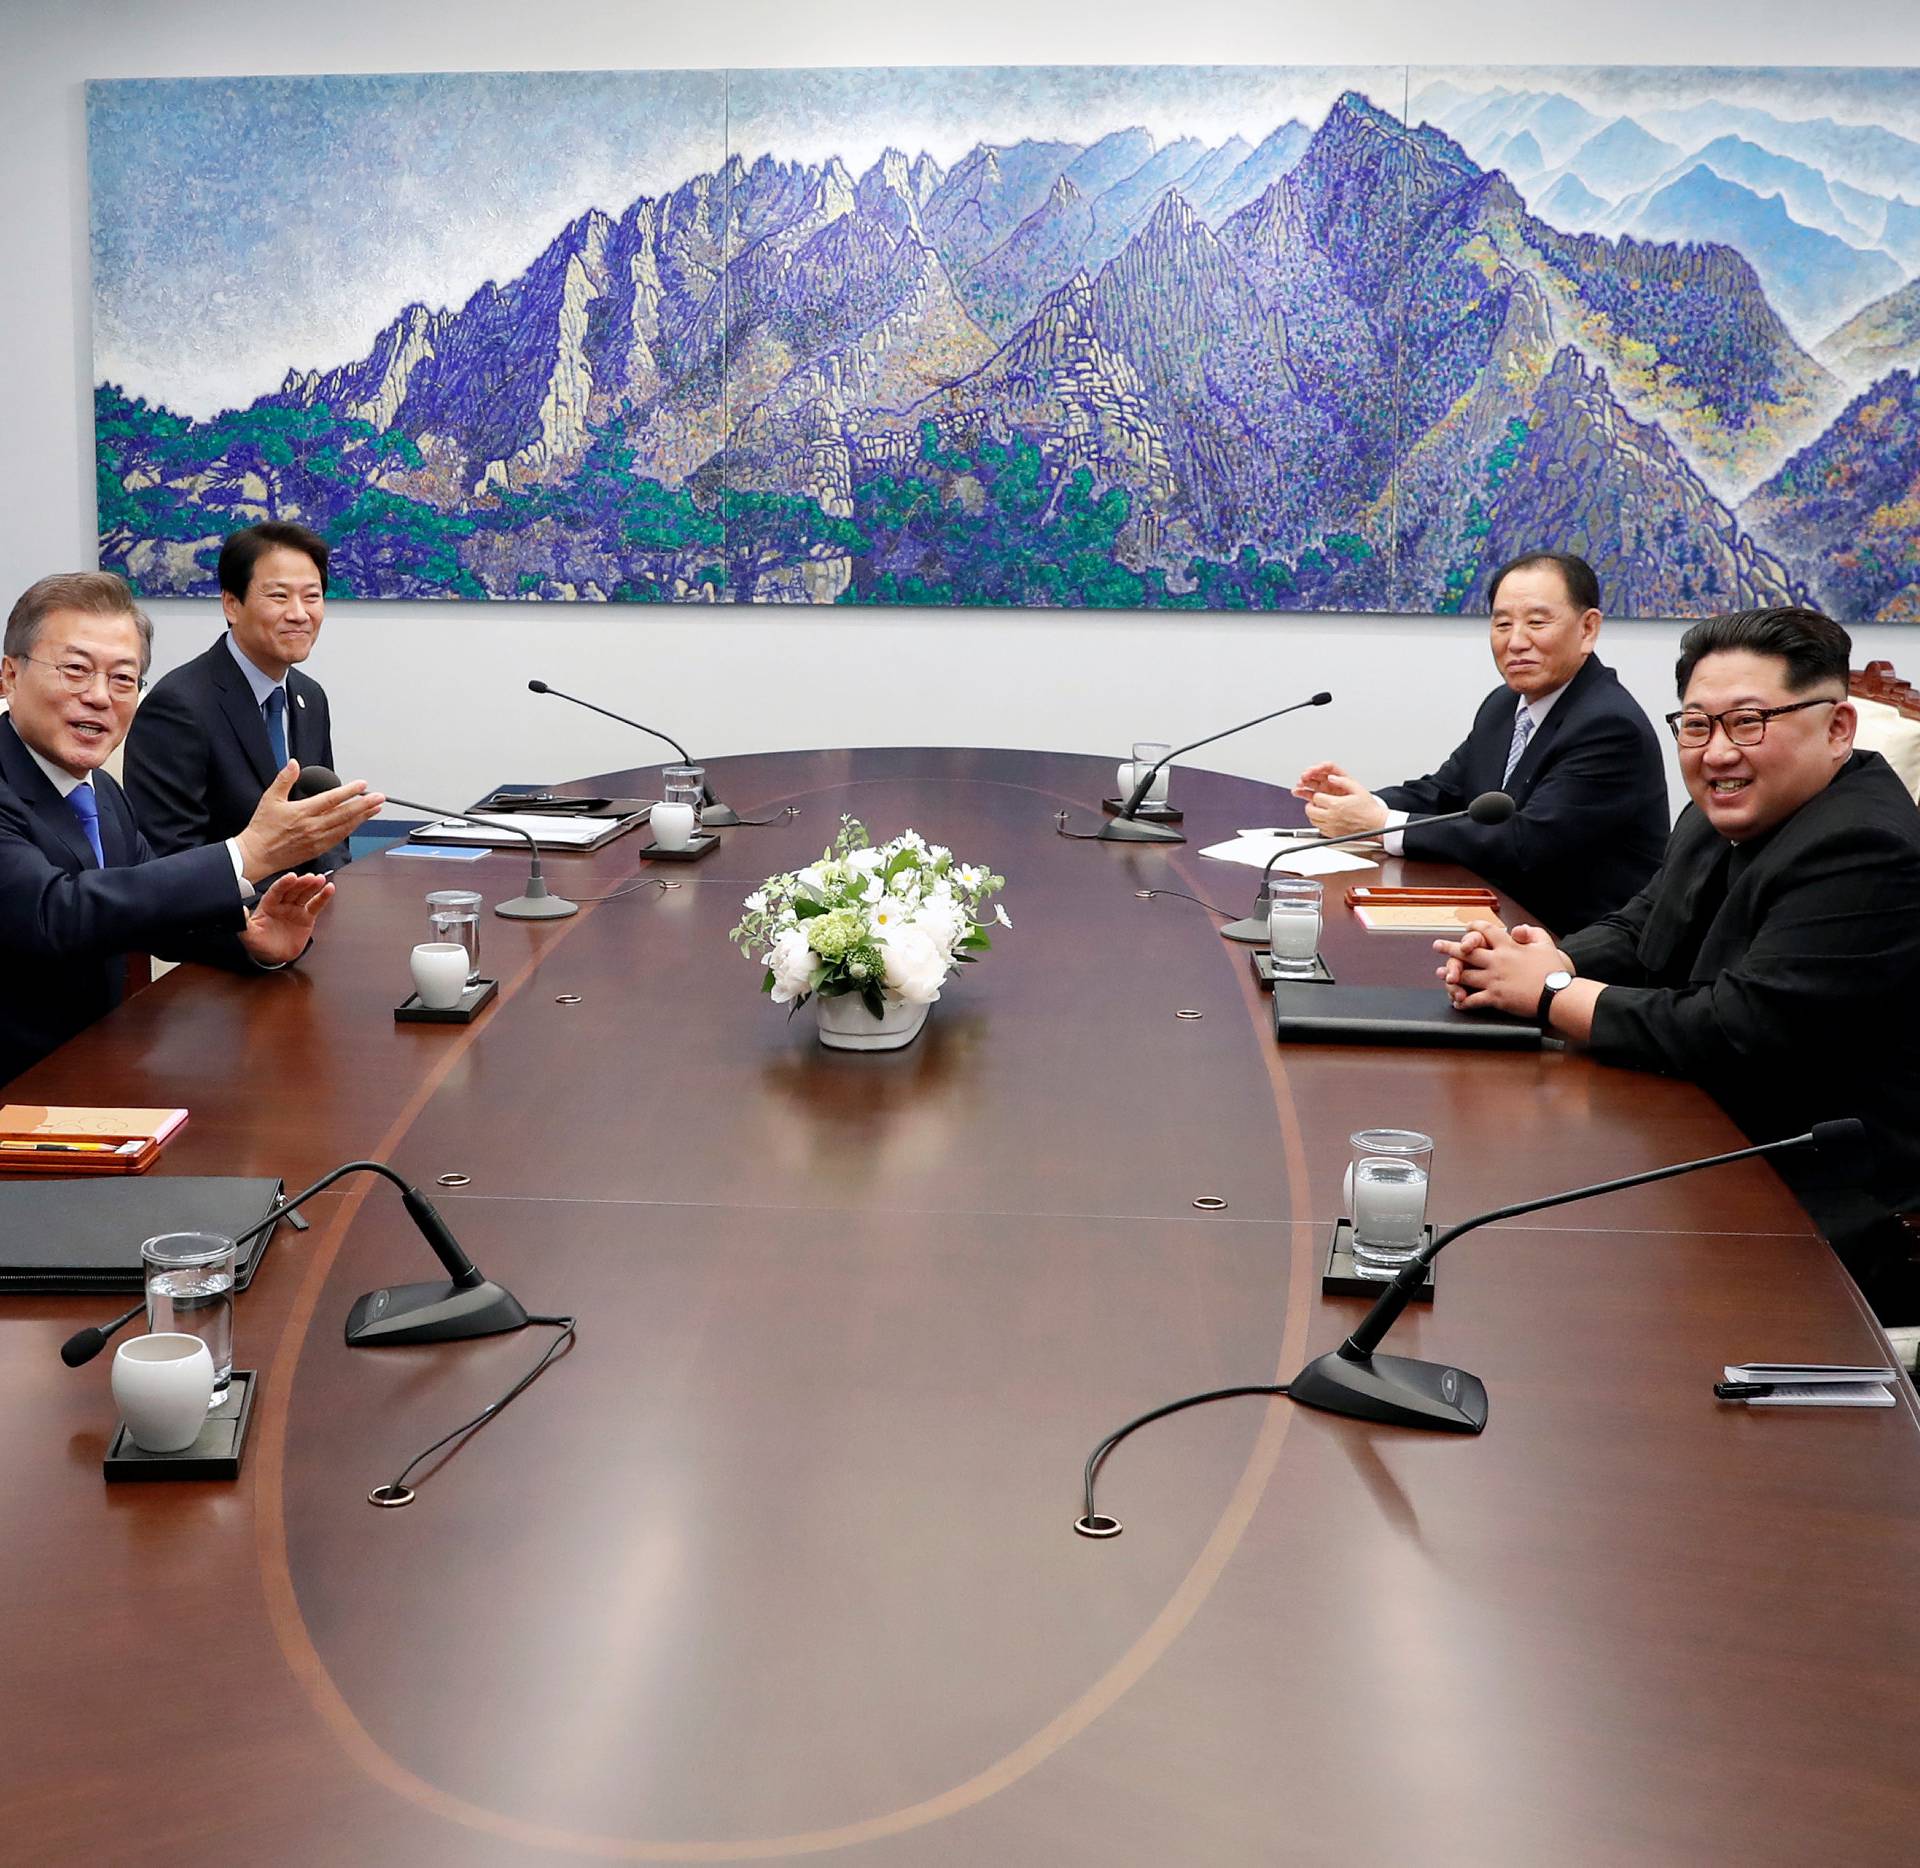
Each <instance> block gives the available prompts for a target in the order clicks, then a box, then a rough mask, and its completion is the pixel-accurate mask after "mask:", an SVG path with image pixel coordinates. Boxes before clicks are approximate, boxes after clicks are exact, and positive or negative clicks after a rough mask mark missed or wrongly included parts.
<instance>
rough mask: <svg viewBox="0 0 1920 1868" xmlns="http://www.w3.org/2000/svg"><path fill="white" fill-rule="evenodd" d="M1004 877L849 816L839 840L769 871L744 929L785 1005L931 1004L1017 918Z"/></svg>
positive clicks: (737, 935)
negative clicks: (872, 832) (883, 838)
mask: <svg viewBox="0 0 1920 1868" xmlns="http://www.w3.org/2000/svg"><path fill="white" fill-rule="evenodd" d="M1005 887H1006V878H1005V877H1004V876H996V875H990V874H989V873H988V872H987V871H986V870H985V869H983V868H980V867H979V866H978V865H977V864H973V863H960V862H955V861H954V857H953V852H952V851H951V850H948V849H943V848H942V847H941V846H940V845H939V844H937V843H933V844H930V843H928V842H927V841H926V839H925V838H924V837H922V836H921V835H920V834H919V832H918V831H913V830H903V831H902V832H901V833H900V834H899V836H897V837H895V838H894V839H893V840H892V841H891V842H889V843H883V844H881V845H879V846H878V847H877V848H876V847H875V846H874V843H873V839H872V838H871V837H870V836H869V835H868V834H867V827H866V825H864V824H863V823H861V822H860V820H859V819H858V818H857V817H843V818H841V820H840V832H839V834H838V835H837V836H836V837H835V838H834V840H833V847H832V848H831V849H829V850H826V851H824V852H822V854H821V857H820V860H819V861H818V862H817V863H811V864H809V865H808V866H807V867H806V868H805V869H800V870H796V871H795V872H794V873H793V874H791V875H783V876H769V877H768V878H767V880H766V881H765V882H764V883H762V884H761V885H760V887H759V888H757V889H755V890H754V892H753V893H752V894H751V895H749V896H748V897H747V899H746V903H745V907H746V913H745V914H744V915H742V916H741V918H740V925H739V926H738V927H736V928H735V929H734V930H733V934H732V936H731V938H732V939H734V940H736V941H738V942H739V943H740V948H741V951H742V952H743V953H746V954H747V955H748V956H749V957H751V956H753V955H754V954H756V953H757V954H758V956H759V958H760V960H761V963H762V964H763V965H764V966H765V968H766V978H765V979H764V980H762V981H761V990H762V991H763V992H766V993H769V994H771V995H772V998H773V1002H774V1004H776V1005H791V1006H793V1007H794V1008H796V1009H797V1008H798V1007H800V1006H802V1005H804V1004H805V1003H806V1002H807V1000H808V998H809V997H811V996H812V995H813V994H816V993H817V994H819V995H820V997H821V998H823V999H830V998H835V997H838V996H839V995H841V994H843V993H857V994H859V996H860V1000H861V1003H862V1004H863V1005H865V1007H866V1008H867V1010H868V1011H869V1012H871V1013H872V1014H873V1016H874V1017H875V1018H883V1017H885V1016H886V1008H887V1005H888V1003H889V1002H891V1003H893V1004H896V1005H897V1004H906V1005H928V1004H931V1003H932V1002H933V1001H934V1000H935V999H937V998H939V996H940V988H941V986H942V985H943V984H944V983H945V981H946V977H947V975H948V973H950V972H951V971H952V970H953V968H954V967H955V966H957V965H963V964H966V963H968V962H971V961H974V960H977V959H978V958H979V957H980V956H981V954H983V953H985V952H986V950H987V949H988V948H989V947H990V946H991V945H992V944H993V943H992V941H991V940H990V939H989V938H988V935H987V928H988V927H989V926H990V925H991V924H992V923H993V922H996V921H997V922H998V923H999V924H1000V926H1002V927H1004V928H1010V927H1012V926H1013V923H1012V922H1011V921H1010V920H1009V919H1008V918H1007V911H1006V909H1005V908H1003V907H1001V906H1000V904H999V903H997V902H996V903H995V904H994V907H993V913H992V914H991V915H986V914H983V913H981V912H980V909H981V905H982V904H983V903H984V902H985V900H986V898H987V897H988V896H989V895H991V894H993V893H994V892H995V891H996V890H998V889H1003V888H1005Z"/></svg>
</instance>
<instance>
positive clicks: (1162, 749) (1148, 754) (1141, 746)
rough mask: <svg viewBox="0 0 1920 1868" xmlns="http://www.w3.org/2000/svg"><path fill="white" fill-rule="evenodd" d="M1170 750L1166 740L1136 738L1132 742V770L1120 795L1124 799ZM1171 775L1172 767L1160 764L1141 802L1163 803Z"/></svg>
mask: <svg viewBox="0 0 1920 1868" xmlns="http://www.w3.org/2000/svg"><path fill="white" fill-rule="evenodd" d="M1172 750H1173V746H1172V743H1171V742H1170V741H1168V740H1164V739H1136V740H1135V741H1134V742H1133V770H1132V771H1131V773H1130V774H1129V775H1128V779H1127V786H1126V790H1125V791H1123V792H1122V793H1121V797H1122V798H1123V799H1124V798H1126V797H1128V796H1130V795H1131V794H1132V791H1133V788H1134V786H1135V785H1137V784H1139V782H1140V780H1141V779H1142V778H1143V777H1144V776H1145V775H1146V774H1147V773H1148V772H1150V771H1153V768H1154V767H1155V766H1156V765H1160V761H1161V760H1162V759H1164V758H1165V757H1166V756H1167V754H1168V753H1170V752H1171V751H1172ZM1172 777H1173V767H1172V766H1170V765H1160V769H1159V771H1157V772H1154V773H1153V783H1152V784H1151V785H1149V786H1148V787H1147V795H1146V796H1145V797H1144V798H1143V799H1141V803H1143V804H1165V803H1166V801H1167V785H1168V782H1169V781H1170V780H1171V779H1172Z"/></svg>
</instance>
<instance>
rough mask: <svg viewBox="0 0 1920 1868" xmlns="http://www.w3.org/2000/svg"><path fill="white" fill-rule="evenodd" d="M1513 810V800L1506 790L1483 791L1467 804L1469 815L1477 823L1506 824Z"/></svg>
mask: <svg viewBox="0 0 1920 1868" xmlns="http://www.w3.org/2000/svg"><path fill="white" fill-rule="evenodd" d="M1513 811H1514V804H1513V800H1512V799H1511V798H1509V797H1508V796H1507V794H1506V793H1505V792H1504V791H1483V792H1482V793H1481V794H1480V795H1479V797H1477V798H1475V799H1474V801H1473V802H1472V803H1471V804H1470V805H1468V806H1467V815H1468V816H1469V817H1470V818H1472V819H1473V821H1474V822H1475V823H1476V824H1504V823H1505V822H1506V821H1507V819H1508V818H1510V817H1511V816H1512V815H1513Z"/></svg>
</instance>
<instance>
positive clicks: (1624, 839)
mask: <svg viewBox="0 0 1920 1868" xmlns="http://www.w3.org/2000/svg"><path fill="white" fill-rule="evenodd" d="M1489 602H1490V604H1491V607H1492V611H1493V619H1492V627H1491V638H1492V644H1493V659H1494V661H1495V663H1496V664H1497V666H1498V667H1499V670H1500V675H1501V679H1502V681H1503V683H1504V685H1503V686H1501V687H1497V688H1495V689H1494V691H1493V692H1492V693H1491V694H1490V695H1488V697H1487V698H1486V699H1485V700H1484V701H1483V702H1482V703H1481V704H1480V711H1479V712H1478V713H1477V714H1476V715H1475V716H1474V722H1473V729H1472V731H1471V732H1469V733H1468V735H1467V737H1466V739H1465V740H1464V741H1463V742H1462V743H1461V744H1460V745H1459V746H1457V747H1456V748H1455V749H1454V752H1453V754H1452V756H1451V757H1450V758H1449V759H1448V760H1447V762H1446V763H1445V764H1444V765H1443V766H1441V767H1440V769H1439V770H1438V771H1437V772H1431V773H1429V774H1428V775H1427V776H1426V777H1425V778H1415V779H1409V780H1408V781H1407V783H1406V784H1404V785H1389V786H1387V787H1386V788H1385V789H1384V790H1381V791H1378V792H1370V791H1368V790H1367V788H1366V787H1365V786H1364V785H1362V784H1361V783H1360V781H1359V780H1358V779H1356V778H1354V777H1352V776H1351V775H1350V774H1348V773H1347V772H1345V771H1343V770H1342V769H1341V768H1340V767H1339V766H1337V765H1331V764H1322V765H1315V766H1309V767H1308V768H1307V770H1306V771H1305V772H1303V773H1302V774H1301V775H1300V781H1299V783H1298V784H1297V785H1295V787H1294V796H1295V797H1298V798H1304V799H1306V801H1307V817H1308V818H1309V820H1310V821H1311V822H1312V823H1313V824H1314V826H1315V827H1316V828H1317V829H1319V830H1321V831H1323V832H1324V833H1325V834H1326V835H1328V836H1330V837H1334V836H1344V835H1346V834H1348V833H1349V832H1352V831H1360V830H1379V831H1381V832H1383V833H1384V835H1385V838H1386V845H1387V849H1388V851H1389V853H1390V854H1392V855H1395V856H1400V855H1406V856H1415V857H1422V858H1425V859H1426V860H1428V861H1431V862H1445V863H1460V864H1463V865H1464V866H1465V867H1466V868H1468V869H1471V870H1472V871H1473V872H1474V873H1475V874H1476V875H1479V876H1484V877H1485V878H1486V880H1487V881H1489V882H1491V883H1492V884H1493V885H1494V886H1495V887H1496V888H1499V889H1503V890H1505V892H1506V893H1507V894H1509V895H1511V896H1513V897H1515V898H1516V899H1517V900H1519V901H1522V902H1524V903H1526V905H1527V907H1528V909H1529V910H1530V911H1531V912H1532V913H1534V914H1537V915H1538V916H1539V917H1540V919H1541V920H1542V921H1544V922H1545V923H1546V924H1547V925H1548V926H1549V927H1554V928H1577V927H1585V926H1586V924H1587V923H1588V922H1589V921H1592V920H1594V919H1596V918H1597V917H1598V916H1600V915H1603V914H1607V913H1609V912H1610V911H1611V910H1613V909H1615V908H1618V907H1619V906H1620V904H1621V903H1622V902H1624V901H1626V900H1628V899H1629V898H1630V897H1631V896H1632V895H1633V893H1634V891H1635V890H1636V889H1638V888H1639V887H1640V886H1641V884H1642V883H1644V882H1645V881H1646V879H1647V878H1648V877H1649V876H1650V875H1652V874H1653V872H1654V869H1655V868H1656V867H1657V866H1658V864H1659V861H1660V852H1661V849H1662V848H1663V846H1664V845H1665V843H1666V840H1667V786H1666V779H1665V776H1664V774H1663V772H1662V769H1661V763H1660V741H1659V737H1658V735H1657V734H1655V732H1654V730H1653V723H1652V722H1651V721H1650V720H1648V718H1647V716H1646V715H1645V713H1643V712H1642V711H1641V709H1640V705H1639V703H1638V702H1637V701H1635V700H1634V698H1633V696H1632V695H1631V694H1629V693H1628V692H1627V691H1626V689H1625V688H1623V687H1622V686H1621V685H1620V680H1619V677H1618V676H1617V675H1616V674H1615V673H1614V672H1613V670H1612V669H1611V668H1609V667H1607V666H1606V664H1605V663H1603V662H1602V661H1601V660H1600V658H1599V657H1598V656H1597V655H1595V654H1594V652H1593V648H1594V643H1595V640H1596V639H1597V638H1598V636H1599V633H1600V587H1599V583H1598V581H1597V580H1596V579H1595V577H1594V574H1593V570H1592V568H1591V567H1590V566H1589V565H1588V564H1587V563H1586V561H1585V560H1584V559H1582V558H1576V557H1572V556H1570V555H1568V554H1565V553H1561V552H1549V551H1536V552H1530V553H1528V554H1527V555H1526V556H1525V557H1521V558H1515V559H1514V560H1513V562H1512V563H1510V564H1506V565H1503V566H1502V567H1501V568H1500V569H1499V570H1498V571H1496V572H1495V573H1494V575H1493V581H1492V584H1491V585H1490V586H1489ZM1483 791H1505V792H1507V793H1509V794H1510V795H1511V796H1512V798H1513V801H1514V803H1515V805H1516V806H1517V807H1518V808H1517V809H1516V811H1515V812H1514V814H1513V816H1512V817H1510V818H1509V819H1507V821H1506V822H1505V823H1503V824H1474V823H1467V822H1460V823H1453V824H1436V825H1433V826H1431V827H1428V826H1423V825H1419V824H1411V825H1409V824H1407V819H1408V817H1409V815H1420V816H1426V815H1428V814H1431V813H1438V812H1443V811H1459V810H1464V809H1465V807H1466V806H1467V805H1468V804H1470V803H1471V802H1472V801H1473V799H1475V798H1476V797H1478V796H1479V795H1480V793H1481V792H1483ZM1403 825H1406V828H1404V829H1402V828H1401V826H1403Z"/></svg>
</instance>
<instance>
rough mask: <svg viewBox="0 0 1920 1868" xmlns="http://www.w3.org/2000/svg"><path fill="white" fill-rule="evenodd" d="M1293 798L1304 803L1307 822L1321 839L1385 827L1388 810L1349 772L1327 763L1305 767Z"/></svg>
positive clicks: (1346, 835) (1295, 787) (1348, 835)
mask: <svg viewBox="0 0 1920 1868" xmlns="http://www.w3.org/2000/svg"><path fill="white" fill-rule="evenodd" d="M1293 795H1294V796H1295V797H1296V798H1304V799H1305V800H1306V805H1307V822H1308V823H1310V824H1311V825H1312V826H1313V827H1314V829H1315V830H1317V831H1319V833H1320V834H1321V835H1322V836H1323V837H1350V836H1353V835H1354V834H1355V833H1356V832H1359V831H1362V830H1381V829H1384V828H1385V827H1386V822H1387V807H1386V806H1385V805H1384V804H1383V803H1381V801H1380V800H1379V799H1378V798H1376V797H1375V796H1374V795H1373V793H1372V792H1370V791H1369V790H1368V789H1367V788H1366V786H1364V785H1363V784H1361V782H1360V781H1359V780H1358V779H1357V778H1355V777H1354V776H1353V774H1352V773H1350V772H1344V771H1342V770H1341V769H1340V767H1339V766H1337V765H1334V764H1332V763H1330V762H1326V761H1323V762H1322V763H1321V764H1319V765H1310V766H1308V767H1307V769H1306V770H1305V771H1304V772H1302V773H1301V774H1300V779H1299V783H1297V784H1296V785H1295V786H1294V788H1293Z"/></svg>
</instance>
